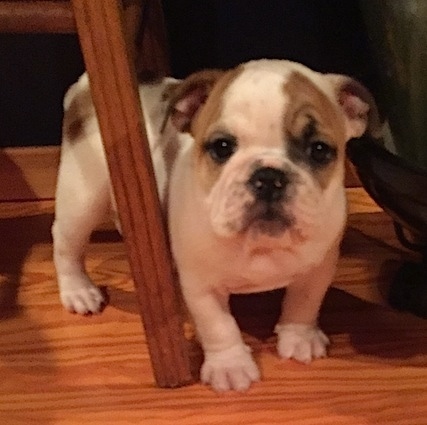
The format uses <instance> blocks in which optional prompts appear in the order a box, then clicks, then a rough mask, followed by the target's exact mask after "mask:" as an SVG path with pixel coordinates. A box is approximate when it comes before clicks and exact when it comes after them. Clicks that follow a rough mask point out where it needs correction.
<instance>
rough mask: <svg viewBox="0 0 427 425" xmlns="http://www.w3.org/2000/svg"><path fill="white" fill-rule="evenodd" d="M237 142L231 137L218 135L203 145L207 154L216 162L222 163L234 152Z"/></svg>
mask: <svg viewBox="0 0 427 425" xmlns="http://www.w3.org/2000/svg"><path fill="white" fill-rule="evenodd" d="M236 149H237V143H236V141H235V140H234V139H232V138H226V137H219V138H218V139H215V140H212V141H210V142H208V143H206V145H205V150H206V152H207V153H208V154H209V156H210V157H211V158H212V159H213V160H214V161H215V162H216V163H217V164H224V163H225V162H227V160H228V159H230V157H231V156H232V155H233V154H234V152H236Z"/></svg>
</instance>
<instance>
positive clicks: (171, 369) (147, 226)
mask: <svg viewBox="0 0 427 425" xmlns="http://www.w3.org/2000/svg"><path fill="white" fill-rule="evenodd" d="M72 4H73V9H74V14H75V19H76V25H77V30H78V34H79V38H80V43H81V46H82V51H83V55H84V58H85V62H86V69H87V71H88V74H89V78H90V83H91V89H92V95H93V99H94V103H95V107H96V111H97V114H98V119H99V123H100V128H101V133H102V136H103V140H104V146H105V150H106V154H107V160H108V164H109V168H110V173H111V178H112V183H113V188H114V192H115V195H116V200H117V205H118V210H119V215H120V219H121V223H122V228H123V235H124V239H125V243H126V246H127V249H128V254H129V261H130V265H131V270H132V273H133V278H134V281H135V286H136V292H137V296H138V300H139V303H140V308H141V315H142V318H143V323H144V327H145V332H146V338H147V343H148V347H149V351H150V355H151V362H152V365H153V370H154V374H155V379H156V382H157V384H158V385H159V386H160V387H178V386H182V385H185V384H188V383H190V382H192V381H193V377H192V375H191V369H190V358H189V347H188V342H187V341H186V339H185V337H184V330H183V318H182V309H181V305H180V302H179V296H178V292H177V286H176V284H175V283H174V281H173V273H172V267H171V261H170V253H169V248H168V244H167V239H166V237H165V232H164V228H163V220H162V216H161V211H160V205H159V201H158V196H157V190H156V184H155V179H154V173H153V167H152V164H151V156H150V151H149V147H148V143H147V137H146V133H145V128H144V125H143V120H142V111H141V106H140V102H139V98H138V94H137V83H136V77H135V71H134V67H133V64H132V63H131V62H132V61H131V60H130V58H129V54H128V51H127V47H126V42H125V36H124V30H123V7H122V4H121V1H120V0H72Z"/></svg>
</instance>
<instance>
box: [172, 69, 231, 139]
mask: <svg viewBox="0 0 427 425" xmlns="http://www.w3.org/2000/svg"><path fill="white" fill-rule="evenodd" d="M223 74H224V71H220V70H218V69H209V70H203V71H199V72H196V73H194V74H191V75H190V76H189V77H187V78H186V79H185V80H184V81H182V82H181V83H180V84H178V85H177V86H175V87H174V88H173V89H172V91H171V92H170V93H168V95H169V98H170V103H169V110H168V113H167V114H166V115H167V117H169V116H170V117H171V120H172V122H173V124H174V125H175V127H176V128H177V129H178V130H179V131H182V132H188V131H189V130H190V127H191V123H192V121H193V119H194V116H195V114H196V113H197V112H198V110H199V109H200V108H201V107H202V106H203V104H204V103H205V102H206V99H207V98H208V96H209V93H210V92H211V91H212V89H213V87H214V86H215V84H216V82H217V81H218V80H219V79H220V78H221V76H222V75H223Z"/></svg>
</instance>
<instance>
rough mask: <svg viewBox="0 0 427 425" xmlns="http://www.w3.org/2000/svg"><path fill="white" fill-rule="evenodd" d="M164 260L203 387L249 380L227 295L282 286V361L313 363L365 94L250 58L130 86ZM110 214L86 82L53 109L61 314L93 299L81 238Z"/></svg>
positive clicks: (369, 126) (96, 305)
mask: <svg viewBox="0 0 427 425" xmlns="http://www.w3.org/2000/svg"><path fill="white" fill-rule="evenodd" d="M140 91H141V100H142V104H143V108H144V110H145V112H146V126H147V129H148V136H149V139H150V146H151V149H152V155H153V161H154V167H155V172H156V177H157V182H158V189H159V194H160V197H161V200H162V202H163V205H164V208H165V216H166V217H167V219H168V229H169V236H170V241H171V248H172V253H173V258H174V261H175V264H176V267H177V270H178V273H179V280H180V284H181V288H182V293H183V295H184V299H185V302H186V304H187V307H188V309H189V311H190V313H191V315H192V317H193V320H194V322H195V325H196V330H197V333H198V336H199V339H200V342H201V344H202V347H203V350H204V355H205V358H204V363H203V365H202V369H201V380H202V382H204V383H206V384H209V385H211V386H212V388H213V389H214V390H216V391H228V390H237V391H244V390H246V389H248V388H249V386H250V385H251V383H252V382H253V381H257V380H259V378H260V373H259V369H258V367H257V364H256V362H255V361H254V359H253V357H252V355H251V350H250V348H249V347H248V346H247V345H246V344H245V343H244V341H243V339H242V336H241V333H240V330H239V328H238V325H237V323H236V321H235V319H234V318H233V316H232V315H231V313H230V309H229V304H228V302H229V296H230V294H235V293H250V292H261V291H269V290H273V289H276V288H281V287H286V288H287V290H286V296H285V298H284V301H283V308H282V314H281V316H280V319H279V321H278V323H277V325H276V327H275V332H276V334H277V338H278V339H277V350H278V354H279V356H280V357H282V358H285V359H290V358H293V359H295V360H297V361H300V362H303V363H309V362H310V361H311V360H312V359H315V358H320V357H324V356H325V355H326V348H327V345H328V343H329V341H328V338H327V337H326V335H325V334H324V333H323V332H322V331H321V329H319V327H318V314H319V309H320V306H321V304H322V300H323V298H324V295H325V293H326V291H327V289H328V287H329V285H330V284H331V282H332V280H333V277H334V273H335V269H336V265H337V259H338V255H339V245H340V241H341V238H342V234H343V230H344V226H345V222H346V198H345V191H344V184H343V181H344V159H345V147H346V142H347V141H348V140H349V139H351V138H355V137H360V136H362V135H363V134H364V133H365V132H367V131H368V132H370V133H375V132H376V131H377V129H378V128H379V120H378V113H377V109H376V106H375V103H374V102H373V99H372V97H371V95H370V94H369V92H368V91H367V90H366V89H365V88H364V87H363V86H362V85H360V84H359V83H357V82H356V81H354V80H352V79H351V78H349V77H346V76H342V75H332V74H321V73H318V72H315V71H312V70H310V69H308V68H307V67H305V66H303V65H301V64H297V63H294V62H289V61H284V60H257V61H252V62H249V63H246V64H243V65H240V66H238V67H236V68H234V69H231V70H228V71H218V70H211V71H201V72H198V73H195V74H193V75H191V76H189V77H188V78H187V79H185V80H183V81H180V82H178V81H176V80H171V79H168V80H164V81H162V82H161V83H159V84H156V85H142V86H141V89H140ZM108 211H114V198H113V196H112V193H111V188H110V182H109V174H108V169H107V164H106V161H105V156H104V152H103V148H102V143H101V137H100V134H99V128H98V124H97V120H96V116H95V112H94V108H93V105H92V102H91V99H90V92H89V86H88V81H87V77H86V76H84V77H82V79H81V80H80V81H79V82H78V83H77V85H75V86H74V87H73V88H71V90H70V92H69V93H68V94H67V96H66V99H65V119H64V141H63V145H62V155H61V166H60V170H59V178H58V189H57V206H56V220H55V223H54V226H53V236H54V260H55V265H56V270H57V275H58V283H59V289H60V295H61V299H62V303H63V304H64V306H65V307H66V308H67V309H69V310H73V311H76V312H78V313H88V312H92V313H97V312H99V311H100V309H101V305H102V303H103V302H104V300H103V296H102V294H101V292H100V290H99V289H98V288H97V287H96V286H95V285H94V284H93V283H92V282H91V280H90V278H89V277H88V276H87V274H86V271H85V268H84V262H83V260H84V251H85V248H86V246H87V244H88V241H89V236H90V234H91V232H92V231H93V229H94V228H95V227H96V225H97V224H98V223H99V222H100V221H101V220H102V219H103V218H104V216H105V214H106V213H107V212H108Z"/></svg>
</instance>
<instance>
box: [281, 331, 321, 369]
mask: <svg viewBox="0 0 427 425" xmlns="http://www.w3.org/2000/svg"><path fill="white" fill-rule="evenodd" d="M274 331H275V332H276V334H277V336H278V340H277V351H278V353H279V356H280V357H282V358H284V359H295V360H297V361H299V362H301V363H310V362H311V361H312V360H313V359H318V358H321V357H326V354H327V353H326V347H327V346H328V345H329V339H328V337H327V336H326V335H325V334H324V333H323V332H322V331H321V330H320V329H319V328H318V327H316V326H310V325H303V324H296V323H288V324H284V325H277V326H276V328H275V330H274Z"/></svg>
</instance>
